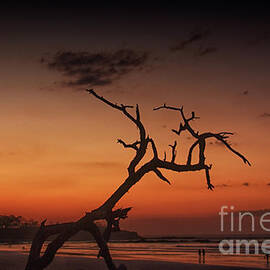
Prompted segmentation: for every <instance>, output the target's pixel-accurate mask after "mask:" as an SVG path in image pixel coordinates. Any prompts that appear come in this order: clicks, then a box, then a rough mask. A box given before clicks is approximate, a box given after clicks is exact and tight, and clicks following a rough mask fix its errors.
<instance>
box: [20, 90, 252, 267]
mask: <svg viewBox="0 0 270 270" xmlns="http://www.w3.org/2000/svg"><path fill="white" fill-rule="evenodd" d="M87 91H88V92H89V94H90V95H92V96H94V97H95V98H97V99H98V100H100V101H101V102H103V103H105V104H106V105H108V106H109V107H111V108H113V109H115V110H117V111H119V112H121V113H122V114H123V115H124V116H126V117H127V118H128V119H129V120H130V121H131V122H132V123H133V124H134V125H135V126H136V127H137V128H138V130H139V138H138V140H137V141H135V142H132V143H126V142H124V141H123V140H121V139H119V140H118V143H120V144H121V145H122V146H123V147H124V148H127V149H131V150H133V151H134V152H135V155H134V157H133V158H132V160H131V161H130V163H129V166H128V168H127V170H128V176H127V178H126V179H125V180H124V181H123V183H122V184H121V185H120V186H119V188H118V189H117V190H116V191H115V192H114V193H113V194H112V195H111V196H110V197H109V198H108V199H107V200H106V201H105V202H104V203H103V204H102V205H101V206H100V207H99V208H97V209H95V210H93V211H91V212H88V213H86V214H85V216H83V217H82V218H81V219H79V220H78V221H76V222H72V223H63V224H56V225H45V222H46V220H45V221H43V222H42V223H41V226H40V228H39V231H38V232H37V234H36V236H35V237H34V239H33V242H32V246H31V250H30V253H29V258H28V262H27V265H26V268H25V269H26V270H42V269H44V268H45V267H46V266H48V265H49V264H50V263H51V262H52V261H53V259H54V256H55V254H56V253H57V251H58V249H59V248H61V247H62V245H63V244H64V243H65V242H66V241H67V240H68V239H69V238H70V237H71V236H73V235H74V234H76V233H77V232H79V231H81V230H84V231H88V232H89V233H91V234H92V235H93V237H94V239H95V240H96V242H97V244H98V246H99V248H100V253H99V255H101V256H102V257H103V258H104V260H105V262H106V264H107V267H108V269H110V270H116V269H126V267H125V266H124V265H120V266H119V267H118V268H117V267H116V266H115V264H114V263H113V260H112V258H111V255H110V252H109V248H108V246H107V242H108V241H109V238H110V234H111V231H112V230H114V229H117V228H119V220H120V219H124V218H126V217H127V214H128V212H129V211H130V209H131V208H125V209H117V210H113V209H114V207H115V205H116V204H117V203H118V201H119V200H120V199H121V198H122V197H123V196H124V195H125V194H126V193H127V192H128V191H129V189H130V188H131V187H132V186H134V185H135V184H136V183H137V182H138V181H140V180H141V179H142V177H143V176H144V175H145V174H147V173H149V172H154V173H155V174H156V175H157V177H159V178H160V179H161V180H162V181H165V182H167V183H169V184H170V181H169V180H168V179H167V178H166V176H164V174H163V172H162V171H161V169H163V170H170V171H174V172H188V171H201V170H203V171H205V176H206V183H207V187H208V189H210V190H213V188H214V186H213V185H212V184H211V181H210V174H209V171H210V169H211V167H212V166H211V165H208V164H206V163H205V146H206V141H207V140H208V139H210V138H214V139H216V140H218V141H219V142H221V143H223V144H224V145H225V146H226V147H227V148H228V149H229V150H230V151H232V152H233V153H234V154H236V155H237V156H239V157H240V158H241V159H242V160H243V162H244V163H247V164H248V165H250V163H249V162H248V160H247V159H246V158H245V157H244V156H243V155H242V154H240V153H239V152H237V151H236V150H234V149H233V148H232V146H231V145H230V144H229V143H228V142H227V140H226V139H227V138H228V137H229V135H232V133H231V132H220V133H211V132H206V133H201V134H200V133H199V132H196V131H195V130H194V129H193V128H192V127H191V125H190V122H191V121H192V120H194V119H198V118H199V117H196V116H195V113H194V112H192V113H191V116H190V117H187V116H186V115H185V114H184V110H183V107H180V108H178V107H171V106H167V105H166V104H164V105H163V106H160V107H157V108H154V110H161V109H167V110H174V111H176V112H178V113H179V114H180V118H181V119H182V122H181V123H180V125H179V128H178V129H173V130H172V131H173V132H174V133H175V134H177V135H180V134H181V133H182V132H184V131H187V132H188V133H189V134H190V135H191V136H192V137H194V139H195V142H194V143H193V144H192V145H191V147H190V149H189V152H188V155H187V160H186V162H185V163H183V164H180V163H177V162H176V147H177V142H176V141H175V142H174V144H172V145H170V148H171V157H170V159H169V160H168V159H167V157H166V154H164V157H163V158H162V159H161V158H160V156H159V153H158V150H157V148H156V145H155V142H154V140H153V138H151V137H149V136H148V135H147V132H146V129H145V127H144V125H143V123H142V121H141V115H140V110H139V106H138V105H136V107H135V114H131V113H130V112H129V110H130V109H133V106H129V105H123V104H121V105H118V104H115V103H112V102H111V101H109V100H107V99H105V98H104V97H102V96H99V95H98V94H97V93H96V92H95V91H94V90H92V89H91V90H87ZM149 146H150V149H151V151H152V158H151V159H150V160H149V161H146V162H144V163H143V162H141V161H142V159H143V158H144V157H145V154H146V152H147V150H148V148H149ZM196 147H198V149H199V151H198V153H199V158H198V162H193V151H194V149H195V148H196ZM139 163H140V164H139ZM98 220H106V222H107V225H106V229H105V231H104V233H103V235H102V234H101V232H100V230H99V228H98V227H97V225H96V223H95V222H96V221H98ZM51 235H56V237H55V239H54V240H52V241H51V242H50V243H49V244H48V246H47V248H46V249H45V252H44V253H43V254H41V248H42V246H43V244H44V242H45V241H46V240H47V239H48V237H49V236H51Z"/></svg>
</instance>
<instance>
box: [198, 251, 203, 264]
mask: <svg viewBox="0 0 270 270" xmlns="http://www.w3.org/2000/svg"><path fill="white" fill-rule="evenodd" d="M198 254H199V263H201V257H202V251H201V249H198Z"/></svg>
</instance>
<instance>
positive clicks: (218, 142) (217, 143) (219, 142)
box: [209, 141, 237, 147]
mask: <svg viewBox="0 0 270 270" xmlns="http://www.w3.org/2000/svg"><path fill="white" fill-rule="evenodd" d="M227 143H228V144H229V145H231V146H237V143H232V142H228V141H227ZM209 144H210V145H212V146H222V147H225V145H224V143H223V142H221V141H214V142H209Z"/></svg>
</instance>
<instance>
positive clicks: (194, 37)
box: [170, 30, 209, 52]
mask: <svg viewBox="0 0 270 270" xmlns="http://www.w3.org/2000/svg"><path fill="white" fill-rule="evenodd" d="M208 35H209V31H208V30H201V31H196V32H192V33H190V35H189V37H187V38H186V39H185V40H183V41H181V42H180V43H179V44H177V45H175V46H173V47H171V48H170V51H172V52H176V51H181V50H184V49H185V48H187V47H188V46H190V45H191V44H193V43H195V42H198V41H201V40H203V39H204V38H205V37H207V36H208Z"/></svg>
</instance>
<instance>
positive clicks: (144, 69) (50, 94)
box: [0, 1, 270, 234]
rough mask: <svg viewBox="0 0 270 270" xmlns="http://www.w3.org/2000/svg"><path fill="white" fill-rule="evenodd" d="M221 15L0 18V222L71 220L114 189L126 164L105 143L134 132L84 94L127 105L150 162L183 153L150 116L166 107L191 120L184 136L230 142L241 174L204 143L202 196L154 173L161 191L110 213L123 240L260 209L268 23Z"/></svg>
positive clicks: (243, 13)
mask: <svg viewBox="0 0 270 270" xmlns="http://www.w3.org/2000/svg"><path fill="white" fill-rule="evenodd" d="M222 3H223V2H222V1H221V3H220V6H219V7H218V6H211V5H210V4H209V5H208V4H206V5H205V6H197V7H196V8H194V7H193V6H192V5H190V6H188V5H185V6H173V5H172V6H164V7H161V6H155V7H151V6H150V5H149V6H145V7H144V9H141V8H140V7H139V6H133V7H132V6H131V7H129V8H124V7H116V6H114V7H112V6H107V7H104V8H102V7H94V6H92V7H74V8H71V7H70V8H60V7H59V8H57V7H54V8H50V7H43V8H39V9H33V8H27V7H21V8H19V7H17V8H14V9H12V8H4V9H2V11H1V13H2V14H1V17H0V34H1V43H0V59H1V62H0V74H1V75H0V76H1V80H0V123H1V127H2V128H1V132H0V138H1V148H0V149H1V150H0V190H1V196H0V214H15V215H22V216H25V217H27V218H30V217H31V218H35V219H38V220H42V219H45V218H48V222H51V223H53V222H58V221H72V220H76V219H78V218H79V217H81V216H83V214H84V213H85V212H87V211H91V210H92V209H95V208H96V207H98V206H99V205H100V204H102V203H103V202H104V201H105V200H106V198H108V196H109V195H110V194H111V193H112V192H113V191H114V190H115V189H116V188H117V187H118V186H119V185H120V184H121V183H122V182H123V181H124V179H125V177H126V176H127V166H128V164H129V160H130V159H131V158H132V157H133V155H134V153H133V151H132V150H128V149H123V147H122V146H121V145H120V144H117V143H116V142H117V139H118V138H121V139H123V140H125V141H126V142H133V141H135V140H136V139H137V135H138V133H137V130H136V128H135V127H134V126H133V125H132V123H130V121H129V120H128V119H126V118H125V117H124V116H123V115H122V114H121V113H120V112H118V111H115V110H113V109H112V108H110V107H108V106H106V105H105V104H103V103H101V102H100V101H98V100H96V99H95V98H94V97H92V96H90V95H89V94H88V93H87V92H86V91H84V90H85V89H86V88H94V89H95V91H96V92H97V93H99V94H100V95H103V96H105V97H106V98H108V99H109V100H111V101H113V102H117V103H119V104H121V103H124V104H129V105H133V104H137V103H138V104H139V105H140V108H141V118H142V121H143V123H144V124H145V127H146V129H147V132H148V134H150V136H151V137H153V138H154V139H155V141H156V143H157V145H158V150H159V153H160V155H163V153H164V151H167V155H169V154H170V152H169V147H168V145H169V144H171V143H173V141H174V140H175V139H177V141H178V149H177V150H178V155H177V162H184V161H185V160H186V156H187V149H188V147H189V146H190V145H191V143H192V140H190V137H189V135H188V134H184V135H181V137H177V136H176V135H175V134H173V133H172V132H171V129H172V128H178V125H179V120H180V119H179V115H178V114H177V113H176V112H172V111H164V110H163V111H153V110H152V109H153V107H155V106H158V105H161V104H163V103H164V102H166V104H167V105H172V106H182V105H183V106H184V110H185V112H186V113H187V114H188V113H191V112H192V111H195V112H196V114H197V115H198V116H200V117H201V119H199V120H195V121H193V122H192V126H193V127H194V129H195V130H198V131H200V132H203V131H212V132H221V131H231V132H234V133H235V135H234V136H232V137H231V138H230V140H229V141H230V142H231V143H232V146H233V147H234V148H235V149H236V150H238V151H240V152H241V153H242V154H244V155H245V156H246V157H247V158H248V159H249V161H250V162H251V163H252V166H251V167H249V166H247V165H245V164H244V163H243V162H242V160H241V159H239V158H238V157H237V156H235V155H233V154H232V153H231V152H229V151H228V150H227V149H225V148H224V147H223V146H222V145H220V144H217V143H215V141H214V140H213V141H209V142H210V143H209V144H208V146H207V150H206V154H207V163H208V164H213V168H212V170H211V177H212V182H213V184H214V185H215V187H216V188H215V190H214V192H211V191H209V190H208V189H207V186H206V182H205V176H204V172H192V173H181V174H177V173H172V172H164V174H166V176H167V177H168V178H169V179H170V180H171V182H172V185H171V186H170V185H168V184H166V183H164V182H162V181H160V179H158V178H157V177H156V176H155V175H154V174H149V175H146V176H145V177H144V178H143V179H142V180H141V181H140V182H139V183H138V184H136V186H135V187H134V188H132V189H131V191H130V192H129V193H128V194H126V196H125V197H124V198H123V199H122V200H121V201H120V202H119V204H118V206H119V207H128V206H132V207H133V210H132V211H131V212H130V218H129V219H128V220H127V221H125V222H124V227H125V228H127V229H133V230H138V231H139V232H140V233H142V234H173V233H175V234H177V233H181V232H182V233H183V232H185V233H192V229H190V230H188V229H187V230H182V227H181V224H182V226H185V227H187V228H188V227H189V228H192V226H191V225H192V224H193V223H194V222H197V221H198V220H200V219H201V220H204V223H203V224H204V225H203V228H204V229H202V231H203V232H207V229H206V226H207V225H205V223H206V222H205V220H207V217H209V218H211V217H212V216H218V212H219V210H220V207H221V206H222V205H234V206H235V208H236V210H243V209H248V210H250V209H251V210H258V209H269V208H270V205H269V195H270V176H269V150H270V141H269V132H270V127H269V125H270V106H269V105H270V104H269V100H270V89H269V87H270V74H269V70H270V66H269V65H270V64H269V63H270V23H269V13H268V11H269V10H268V11H267V10H266V8H265V7H264V6H263V3H264V2H263V1H262V2H261V3H262V4H261V6H259V4H256V5H258V6H252V5H250V6H245V7H241V6H240V5H239V6H230V5H228V4H227V5H225V4H222ZM194 220H195V221H194ZM185 222H186V223H185ZM183 223H185V225H183ZM196 232H197V233H198V231H196Z"/></svg>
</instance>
